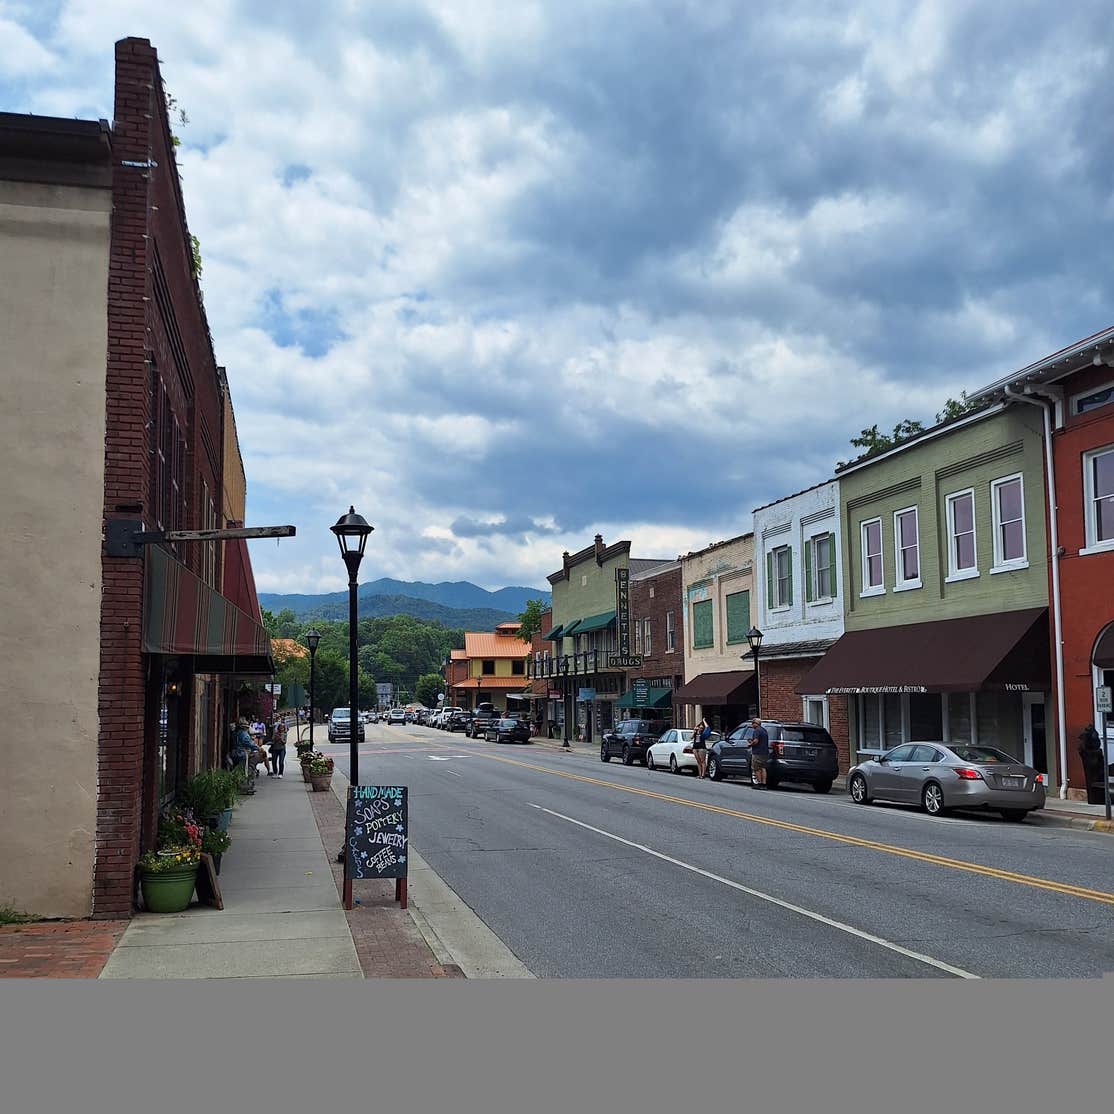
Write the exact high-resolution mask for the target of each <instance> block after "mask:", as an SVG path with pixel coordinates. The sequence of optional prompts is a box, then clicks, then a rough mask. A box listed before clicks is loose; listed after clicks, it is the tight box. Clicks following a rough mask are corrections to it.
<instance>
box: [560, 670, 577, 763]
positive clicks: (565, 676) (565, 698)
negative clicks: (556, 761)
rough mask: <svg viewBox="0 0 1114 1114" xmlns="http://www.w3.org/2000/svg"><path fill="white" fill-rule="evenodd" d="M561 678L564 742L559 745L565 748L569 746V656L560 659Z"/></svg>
mask: <svg viewBox="0 0 1114 1114" xmlns="http://www.w3.org/2000/svg"><path fill="white" fill-rule="evenodd" d="M561 677H562V684H561V698H562V701H561V702H562V703H563V704H564V706H565V708H564V715H563V716H562V720H563V723H562V728H563V734H564V741H563V742H562V743H561V746H563V747H567V746H568V745H569V655H568V654H565V655H564V656H563V657H562V658H561ZM575 707H576V706H575V705H573V708H574V711H575Z"/></svg>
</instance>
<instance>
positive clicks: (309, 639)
mask: <svg viewBox="0 0 1114 1114" xmlns="http://www.w3.org/2000/svg"><path fill="white" fill-rule="evenodd" d="M320 641H321V634H320V632H319V631H318V630H317V628H316V627H311V628H310V629H309V630H308V631H306V645H307V646H308V647H309V749H310V750H311V751H312V750H313V667H314V663H315V662H316V660H317V644H318V643H319V642H320Z"/></svg>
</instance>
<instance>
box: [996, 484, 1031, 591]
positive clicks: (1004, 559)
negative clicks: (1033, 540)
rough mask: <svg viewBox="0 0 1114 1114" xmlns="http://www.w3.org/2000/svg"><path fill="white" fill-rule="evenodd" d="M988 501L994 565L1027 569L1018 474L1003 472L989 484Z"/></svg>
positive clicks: (1022, 506) (1020, 486)
mask: <svg viewBox="0 0 1114 1114" xmlns="http://www.w3.org/2000/svg"><path fill="white" fill-rule="evenodd" d="M990 505H991V508H992V511H993V514H994V567H993V568H992V569H991V570H990V571H991V572H998V571H1000V570H1001V569H1026V568H1028V567H1029V562H1028V561H1026V560H1025V487H1024V481H1023V480H1022V478H1021V476H1006V477H1004V478H1003V479H1000V480H995V481H994V482H993V483H992V484H991V485H990Z"/></svg>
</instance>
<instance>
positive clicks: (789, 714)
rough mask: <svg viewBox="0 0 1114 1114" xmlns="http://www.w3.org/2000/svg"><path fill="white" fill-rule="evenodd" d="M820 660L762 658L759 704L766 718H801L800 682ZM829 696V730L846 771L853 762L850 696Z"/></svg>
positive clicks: (797, 719) (792, 719) (817, 658)
mask: <svg viewBox="0 0 1114 1114" xmlns="http://www.w3.org/2000/svg"><path fill="white" fill-rule="evenodd" d="M819 661H820V658H819V657H807V658H769V659H767V658H765V657H763V658H761V660H760V663H759V664H760V668H759V677H758V682H759V701H760V704H759V707H760V708H761V711H762V716H763V718H766V719H784V720H789V721H791V722H800V720H801V718H802V715H803V704H802V697H801V695H800V694H799V693H798V692H797V686H798V685H800V683H801V681H802V680H803V679H804V677H805V675H806V674H807V673H808V672H809V671H810V670H811V669H812V668H813V667H814V666H815V665H817V664H818V663H819ZM825 699H826V700H827V709H828V713H827V714H828V733H829V734H830V735H831V737H832V738H833V739H834V740H835V744H836V748H837V750H838V751H839V772H840V773H841V774H842V773H846V772H847V770H848V768H849V766H850V764H851V751H850V743H849V738H850V736H849V733H848V723H847V697H846V696H828V697H826V698H825Z"/></svg>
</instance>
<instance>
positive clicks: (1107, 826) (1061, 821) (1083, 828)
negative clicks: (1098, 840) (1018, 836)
mask: <svg viewBox="0 0 1114 1114" xmlns="http://www.w3.org/2000/svg"><path fill="white" fill-rule="evenodd" d="M1034 821H1035V822H1036V826H1037V827H1041V828H1074V829H1075V830H1076V831H1078V832H1099V833H1101V834H1103V835H1114V820H1091V819H1089V818H1088V817H1086V816H1057V815H1056V814H1055V813H1043V812H1042V813H1041V814H1040V815H1039V816H1038V815H1036V814H1035V813H1029V823H1033V822H1034Z"/></svg>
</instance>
